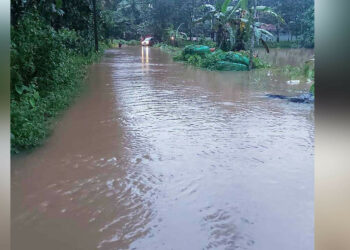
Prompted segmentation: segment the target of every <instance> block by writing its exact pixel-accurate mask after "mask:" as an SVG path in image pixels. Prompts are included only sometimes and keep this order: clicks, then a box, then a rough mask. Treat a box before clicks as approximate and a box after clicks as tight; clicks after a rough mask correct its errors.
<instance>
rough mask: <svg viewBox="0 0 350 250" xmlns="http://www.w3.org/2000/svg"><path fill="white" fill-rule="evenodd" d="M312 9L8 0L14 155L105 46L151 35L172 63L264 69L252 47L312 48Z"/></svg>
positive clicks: (192, 1)
mask: <svg viewBox="0 0 350 250" xmlns="http://www.w3.org/2000/svg"><path fill="white" fill-rule="evenodd" d="M313 4H314V3H313V0H303V1H302V0H293V1H292V0H179V1H172V0H146V1H140V0H115V1H114V0H113V1H112V0H103V1H100V0H84V1H80V0H79V1H78V0H70V1H68V0H43V1H38V0H31V1H24V0H12V1H11V145H12V147H11V148H12V152H20V151H22V150H29V149H31V148H33V147H35V146H37V145H40V144H41V143H42V142H43V140H44V139H45V138H46V137H47V135H48V134H49V133H50V128H51V127H52V124H53V121H54V119H55V117H57V115H59V114H60V113H61V112H62V110H64V109H65V108H66V107H68V105H69V104H70V103H71V102H72V100H73V98H74V96H76V95H77V93H78V92H79V89H80V87H81V82H82V80H83V78H84V76H85V72H86V66H87V65H88V64H90V63H92V62H94V61H96V60H98V58H99V57H100V56H101V55H102V53H103V51H104V49H106V48H109V47H115V48H117V47H119V46H120V45H123V46H124V45H127V46H138V45H139V44H140V37H145V36H148V35H150V36H153V37H154V39H155V41H156V42H158V44H156V47H160V48H161V49H162V50H164V51H166V52H168V53H171V54H173V56H174V59H175V60H178V61H183V62H186V63H189V64H191V65H194V66H197V67H201V68H205V69H209V70H250V69H255V68H266V67H269V66H270V65H269V64H268V63H266V62H263V61H262V60H260V59H259V58H258V57H257V56H256V54H255V53H254V51H255V49H256V48H258V47H263V48H264V49H266V50H267V51H268V50H269V49H270V48H275V47H280V48H285V47H293V48H294V47H295V48H296V47H308V48H312V47H313V46H314V7H313ZM283 35H284V37H286V35H287V36H288V39H287V40H286V39H284V40H283V39H282V36H283ZM196 46H197V48H200V47H201V46H202V47H203V48H204V47H205V53H197V52H193V51H194V48H196ZM210 48H212V50H209V49H210ZM214 48H215V51H214ZM190 51H192V52H190ZM305 67H306V66H305ZM280 70H281V71H283V72H286V73H287V74H290V75H292V76H293V75H296V74H299V75H301V74H304V75H308V78H310V79H312V78H313V73H310V72H313V70H305V68H303V67H301V68H295V67H294V68H284V69H282V68H281V69H280ZM305 72H309V73H305ZM310 74H311V75H310ZM312 90H313V88H312Z"/></svg>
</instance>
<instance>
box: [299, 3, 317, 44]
mask: <svg viewBox="0 0 350 250" xmlns="http://www.w3.org/2000/svg"><path fill="white" fill-rule="evenodd" d="M314 12H315V11H314V6H311V7H310V8H309V9H307V10H306V11H305V12H304V14H303V18H302V21H301V22H302V25H303V27H304V31H303V33H302V39H301V42H302V45H303V46H304V47H306V48H313V47H314V45H315V44H314V40H315V28H314V26H315V25H314Z"/></svg>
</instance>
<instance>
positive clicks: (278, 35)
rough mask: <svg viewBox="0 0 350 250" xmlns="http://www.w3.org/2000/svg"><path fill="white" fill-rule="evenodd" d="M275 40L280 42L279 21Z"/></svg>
mask: <svg viewBox="0 0 350 250" xmlns="http://www.w3.org/2000/svg"><path fill="white" fill-rule="evenodd" d="M277 42H278V43H279V42H280V23H279V22H278V23H277Z"/></svg>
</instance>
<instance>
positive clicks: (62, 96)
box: [11, 13, 105, 152]
mask: <svg viewBox="0 0 350 250" xmlns="http://www.w3.org/2000/svg"><path fill="white" fill-rule="evenodd" d="M11 37H12V41H11V149H12V152H19V151H22V150H29V149H32V148H33V147H35V146H38V145H40V144H41V143H42V142H43V140H44V139H45V138H46V137H47V136H48V134H49V133H50V127H51V126H52V122H53V121H54V118H55V117H56V116H57V115H58V114H60V112H61V111H62V110H64V109H65V108H66V107H68V105H69V104H70V103H71V101H72V98H73V97H74V96H75V95H76V94H77V93H78V90H79V88H80V83H81V80H82V78H83V77H84V73H85V65H87V64H88V63H90V62H92V61H94V60H96V59H98V58H99V56H100V55H101V54H102V52H103V48H105V45H103V44H102V46H101V47H102V50H101V51H100V52H99V53H95V52H93V50H91V47H90V50H89V51H88V50H87V49H82V48H81V47H83V46H84V45H85V43H84V42H82V43H80V42H81V41H83V40H84V39H82V38H81V37H80V36H79V35H78V34H77V33H76V32H75V31H72V30H68V29H60V30H58V31H56V30H54V29H53V28H52V27H51V26H49V25H47V24H45V21H44V20H43V19H42V18H41V17H40V16H39V15H38V14H37V13H32V14H26V15H23V16H22V17H21V18H20V19H19V20H18V24H17V28H16V29H13V28H12V30H11Z"/></svg>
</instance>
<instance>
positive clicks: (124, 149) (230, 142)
mask: <svg viewBox="0 0 350 250" xmlns="http://www.w3.org/2000/svg"><path fill="white" fill-rule="evenodd" d="M293 54H294V55H295V53H294V52H293V51H292V52H290V54H289V55H287V56H293ZM282 58H283V56H282ZM305 59H308V58H305ZM292 60H294V59H292ZM286 80H287V79H284V78H283V77H282V76H278V75H274V74H272V73H271V72H269V70H259V71H254V72H209V71H204V70H200V69H195V68H193V67H190V66H186V65H183V64H181V63H176V62H173V61H172V59H171V57H169V56H168V55H167V54H165V53H163V52H161V51H160V50H159V49H155V48H151V49H150V48H143V49H142V48H139V47H130V48H123V49H117V50H109V51H107V52H106V54H105V56H104V58H103V59H102V61H101V62H100V63H98V64H95V65H92V66H91V68H90V71H89V75H88V79H87V84H88V89H87V91H85V93H83V94H82V96H81V97H80V98H78V99H77V101H76V103H75V104H74V105H73V106H72V107H71V108H70V109H69V110H68V111H67V112H66V113H65V114H64V116H63V117H62V119H60V121H59V122H58V124H57V126H56V129H55V131H54V133H53V135H52V136H51V137H50V138H49V140H48V141H47V142H46V144H45V145H44V146H43V147H41V148H38V149H37V150H35V151H34V152H33V153H30V154H27V155H22V156H19V157H14V158H13V159H12V248H13V249H16V250H19V249H26V250H28V249H29V250H31V249H35V250H40V249H45V250H46V249H50V250H56V249H57V250H58V249H59V250H62V249H83V250H88V249H142V250H143V249H147V250H148V249H149V250H156V249H160V250H168V249H169V250H170V249H174V250H184V249H189V250H193V249H256V250H274V249H276V250H281V249H283V250H295V249H298V250H299V249H300V250H304V249H305V250H309V249H313V154H314V153H313V150H314V146H313V145H314V108H313V106H312V105H309V104H296V103H289V102H287V101H285V100H275V99H268V98H266V97H265V94H267V93H276V94H288V95H293V94H298V93H300V92H301V91H303V90H306V89H308V88H309V86H310V85H307V84H304V83H301V84H299V85H293V86H289V85H287V84H286Z"/></svg>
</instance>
